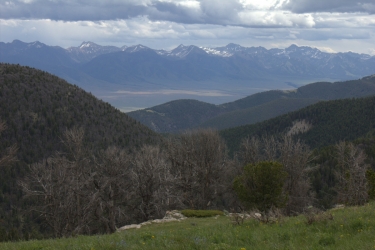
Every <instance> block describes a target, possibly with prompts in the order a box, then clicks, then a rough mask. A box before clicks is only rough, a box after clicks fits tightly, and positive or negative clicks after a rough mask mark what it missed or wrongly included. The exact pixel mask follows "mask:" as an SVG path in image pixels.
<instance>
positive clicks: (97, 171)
mask: <svg viewBox="0 0 375 250" xmlns="http://www.w3.org/2000/svg"><path fill="white" fill-rule="evenodd" d="M131 167H132V166H131V158H130V156H129V155H128V154H127V153H126V152H125V150H121V149H118V148H116V147H110V148H108V149H107V150H105V151H103V152H101V153H100V154H99V157H98V158H97V159H96V160H95V164H94V168H93V169H94V170H93V173H92V174H91V189H90V190H91V197H92V204H93V206H92V213H93V215H92V216H93V219H94V220H95V221H96V223H97V227H98V228H96V229H95V231H103V230H101V228H102V229H105V232H106V233H113V232H115V230H116V228H117V226H123V225H124V224H125V223H126V222H127V221H131V219H132V218H131V217H132V216H133V213H132V212H130V211H131V209H129V206H130V204H129V202H130V200H131V199H132V196H133V190H134V187H133V183H132V180H131Z"/></svg>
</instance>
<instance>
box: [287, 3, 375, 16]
mask: <svg viewBox="0 0 375 250" xmlns="http://www.w3.org/2000/svg"><path fill="white" fill-rule="evenodd" d="M281 8H282V9H285V10H290V11H292V12H294V13H315V12H342V13H343V12H348V13H354V12H364V13H369V14H375V2H374V0H361V1H357V0H288V1H286V2H284V4H282V6H281Z"/></svg>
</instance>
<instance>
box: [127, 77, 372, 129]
mask: <svg viewBox="0 0 375 250" xmlns="http://www.w3.org/2000/svg"><path fill="white" fill-rule="evenodd" d="M374 94H375V77H373V76H368V77H364V78H362V79H359V80H353V81H345V82H334V83H330V82H316V83H311V84H308V85H305V86H302V87H300V88H298V89H295V90H290V91H281V90H270V91H265V92H261V93H257V94H254V95H251V96H248V97H245V98H242V99H240V100H237V101H234V102H230V103H224V104H221V105H212V104H208V103H204V102H198V101H194V100H176V101H173V102H168V103H165V104H162V105H158V106H155V107H152V108H148V109H144V110H139V111H133V112H130V113H129V115H130V116H131V117H133V118H135V119H137V120H138V121H140V122H141V123H142V124H145V125H146V126H148V127H150V128H151V129H153V130H154V131H157V132H163V133H165V132H167V133H168V132H179V131H183V130H185V129H192V128H198V127H201V128H202V127H203V128H215V129H226V128H233V127H237V126H242V125H247V124H254V123H257V122H261V121H265V120H267V119H271V118H274V117H276V116H279V115H283V114H286V113H288V112H292V111H296V110H298V109H301V108H303V107H306V106H308V105H311V104H314V103H317V102H319V101H324V100H335V99H342V98H353V97H365V96H370V95H374Z"/></svg>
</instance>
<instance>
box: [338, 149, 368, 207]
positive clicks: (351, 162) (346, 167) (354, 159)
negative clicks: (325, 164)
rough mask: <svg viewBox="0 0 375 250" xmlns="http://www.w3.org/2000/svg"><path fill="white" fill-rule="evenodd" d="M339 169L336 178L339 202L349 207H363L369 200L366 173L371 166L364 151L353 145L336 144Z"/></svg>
mask: <svg viewBox="0 0 375 250" xmlns="http://www.w3.org/2000/svg"><path fill="white" fill-rule="evenodd" d="M336 151H337V156H336V157H337V161H338V166H337V167H338V168H337V171H336V178H337V180H338V185H337V187H336V191H337V193H338V201H339V202H342V203H345V204H348V205H363V204H364V203H365V202H367V200H368V192H367V189H368V187H367V178H366V171H367V169H369V165H368V164H366V163H365V160H366V158H367V156H366V154H365V153H364V152H363V150H362V149H360V148H359V147H357V146H355V145H354V144H353V143H346V142H340V143H338V144H336Z"/></svg>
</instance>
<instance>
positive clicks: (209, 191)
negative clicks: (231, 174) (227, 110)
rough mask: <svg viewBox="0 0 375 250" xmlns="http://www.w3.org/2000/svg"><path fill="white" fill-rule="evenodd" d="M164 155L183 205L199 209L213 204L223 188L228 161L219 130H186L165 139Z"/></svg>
mask: <svg viewBox="0 0 375 250" xmlns="http://www.w3.org/2000/svg"><path fill="white" fill-rule="evenodd" d="M167 157H168V160H169V161H170V163H171V165H172V174H174V175H175V176H177V178H178V182H177V183H178V190H180V191H181V193H182V194H181V195H182V196H181V198H182V201H183V203H184V205H185V206H186V207H190V208H199V209H206V208H208V207H210V206H212V205H214V203H215V200H216V199H217V198H218V197H219V194H220V192H222V190H223V188H224V183H223V179H224V178H225V176H223V175H224V170H225V168H226V162H227V150H226V147H225V143H224V142H223V140H222V139H221V137H220V136H219V134H218V133H217V132H216V131H214V130H211V129H205V130H203V129H202V130H196V131H188V132H186V133H184V134H182V135H180V136H179V137H177V138H173V139H170V140H169V141H168V143H167Z"/></svg>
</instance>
